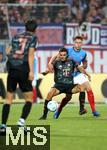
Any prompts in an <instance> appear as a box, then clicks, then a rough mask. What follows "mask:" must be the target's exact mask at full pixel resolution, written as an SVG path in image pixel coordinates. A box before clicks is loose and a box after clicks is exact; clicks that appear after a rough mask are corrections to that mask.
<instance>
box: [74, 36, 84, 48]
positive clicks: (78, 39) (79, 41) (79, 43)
mask: <svg viewBox="0 0 107 150" xmlns="http://www.w3.org/2000/svg"><path fill="white" fill-rule="evenodd" d="M82 42H83V37H82V36H76V37H74V48H75V49H76V50H80V49H81V46H82Z"/></svg>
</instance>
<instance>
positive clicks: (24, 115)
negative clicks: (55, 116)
mask: <svg viewBox="0 0 107 150" xmlns="http://www.w3.org/2000/svg"><path fill="white" fill-rule="evenodd" d="M31 107H32V103H31V102H26V103H25V105H24V107H23V110H22V115H21V117H20V118H23V119H24V120H26V118H27V117H28V115H29V113H30V110H31Z"/></svg>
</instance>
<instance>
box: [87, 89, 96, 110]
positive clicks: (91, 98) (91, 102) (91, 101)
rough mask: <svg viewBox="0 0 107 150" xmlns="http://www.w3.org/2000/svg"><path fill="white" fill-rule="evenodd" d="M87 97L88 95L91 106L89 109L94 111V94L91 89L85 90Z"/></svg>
mask: <svg viewBox="0 0 107 150" xmlns="http://www.w3.org/2000/svg"><path fill="white" fill-rule="evenodd" d="M87 97H88V101H89V103H90V106H91V110H92V112H94V111H95V103H94V94H93V91H92V90H91V91H88V92H87Z"/></svg>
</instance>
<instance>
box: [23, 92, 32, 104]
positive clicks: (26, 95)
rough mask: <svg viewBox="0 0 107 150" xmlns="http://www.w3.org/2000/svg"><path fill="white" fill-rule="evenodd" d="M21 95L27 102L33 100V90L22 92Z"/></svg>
mask: <svg viewBox="0 0 107 150" xmlns="http://www.w3.org/2000/svg"><path fill="white" fill-rule="evenodd" d="M23 96H24V99H25V100H26V101H27V102H33V92H24V93H23Z"/></svg>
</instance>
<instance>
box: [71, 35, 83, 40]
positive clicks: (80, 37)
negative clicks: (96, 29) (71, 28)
mask: <svg viewBox="0 0 107 150" xmlns="http://www.w3.org/2000/svg"><path fill="white" fill-rule="evenodd" d="M76 39H80V40H81V41H83V37H82V36H80V35H77V36H76V37H74V39H73V40H74V41H75V40H76Z"/></svg>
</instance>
